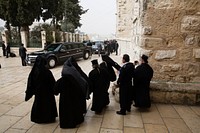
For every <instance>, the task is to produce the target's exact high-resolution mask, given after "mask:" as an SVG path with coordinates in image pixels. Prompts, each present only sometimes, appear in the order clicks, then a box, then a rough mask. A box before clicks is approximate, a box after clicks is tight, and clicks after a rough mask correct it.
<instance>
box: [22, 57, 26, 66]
mask: <svg viewBox="0 0 200 133" xmlns="http://www.w3.org/2000/svg"><path fill="white" fill-rule="evenodd" d="M21 60H22V66H26V57H21Z"/></svg>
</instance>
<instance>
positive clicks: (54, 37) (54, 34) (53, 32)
mask: <svg viewBox="0 0 200 133" xmlns="http://www.w3.org/2000/svg"><path fill="white" fill-rule="evenodd" d="M52 36H53V43H55V42H56V32H55V31H52Z"/></svg>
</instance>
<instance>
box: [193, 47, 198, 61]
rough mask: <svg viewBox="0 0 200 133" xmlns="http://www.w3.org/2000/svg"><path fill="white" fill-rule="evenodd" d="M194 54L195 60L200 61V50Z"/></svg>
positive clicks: (195, 50)
mask: <svg viewBox="0 0 200 133" xmlns="http://www.w3.org/2000/svg"><path fill="white" fill-rule="evenodd" d="M193 54H194V58H195V59H200V49H194V50H193Z"/></svg>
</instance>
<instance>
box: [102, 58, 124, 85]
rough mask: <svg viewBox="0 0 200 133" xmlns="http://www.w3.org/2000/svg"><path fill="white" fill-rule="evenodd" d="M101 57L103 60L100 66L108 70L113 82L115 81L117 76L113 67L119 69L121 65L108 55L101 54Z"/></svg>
mask: <svg viewBox="0 0 200 133" xmlns="http://www.w3.org/2000/svg"><path fill="white" fill-rule="evenodd" d="M101 57H102V61H103V62H102V63H101V64H100V67H102V68H104V69H106V70H107V71H108V73H109V75H110V81H111V82H113V81H115V80H116V79H117V77H116V74H115V71H114V69H113V67H114V68H116V69H117V70H119V69H120V68H121V67H120V66H119V65H118V64H117V63H116V62H115V61H113V60H112V59H111V58H110V57H109V56H108V55H101Z"/></svg>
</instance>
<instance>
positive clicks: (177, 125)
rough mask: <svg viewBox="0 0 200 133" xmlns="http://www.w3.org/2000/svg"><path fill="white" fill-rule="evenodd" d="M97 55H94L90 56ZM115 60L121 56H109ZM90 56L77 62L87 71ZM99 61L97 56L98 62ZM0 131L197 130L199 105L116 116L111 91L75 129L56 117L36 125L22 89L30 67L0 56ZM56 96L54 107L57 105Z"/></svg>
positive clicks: (163, 132) (188, 132)
mask: <svg viewBox="0 0 200 133" xmlns="http://www.w3.org/2000/svg"><path fill="white" fill-rule="evenodd" d="M94 58H97V59H98V58H99V57H98V56H97V55H94V56H93V57H92V59H94ZM111 58H113V59H114V60H116V61H117V62H118V63H120V62H121V59H120V58H121V57H119V56H115V55H111ZM90 61H91V59H89V60H82V59H81V60H79V61H78V64H79V65H80V66H81V68H82V69H83V70H84V71H85V72H86V73H87V74H88V73H89V71H90V70H91V69H92V67H91V62H90ZM100 61H101V60H100V59H99V62H100ZM0 64H1V66H2V68H1V69H0V133H32V132H33V133H134V132H135V133H169V132H170V133H200V107H198V106H183V105H171V104H153V105H152V107H151V108H150V110H149V111H141V110H138V109H136V108H134V107H132V109H131V113H128V114H127V115H126V116H120V115H117V114H116V113H115V112H116V111H117V110H119V104H118V103H117V102H115V100H114V97H113V96H112V93H111V91H110V99H111V103H110V104H109V106H108V107H107V108H106V109H105V110H104V111H103V113H102V114H100V115H96V114H95V113H94V112H92V111H90V106H91V100H89V101H87V103H88V112H87V114H86V116H85V121H84V122H83V123H82V124H81V125H80V126H79V127H77V128H75V129H61V128H60V127H59V119H58V118H57V120H56V122H55V123H53V124H36V123H33V122H31V121H30V111H31V107H32V102H33V99H34V98H32V99H31V100H30V101H28V102H25V101H24V97H25V93H24V92H25V89H26V83H27V77H28V74H29V72H30V70H31V67H30V66H26V67H22V66H21V61H20V58H19V57H15V58H4V57H0ZM61 70H62V66H58V67H56V68H54V69H51V71H52V72H53V74H54V76H55V79H58V78H60V76H61ZM58 98H59V97H56V100H57V107H58Z"/></svg>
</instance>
